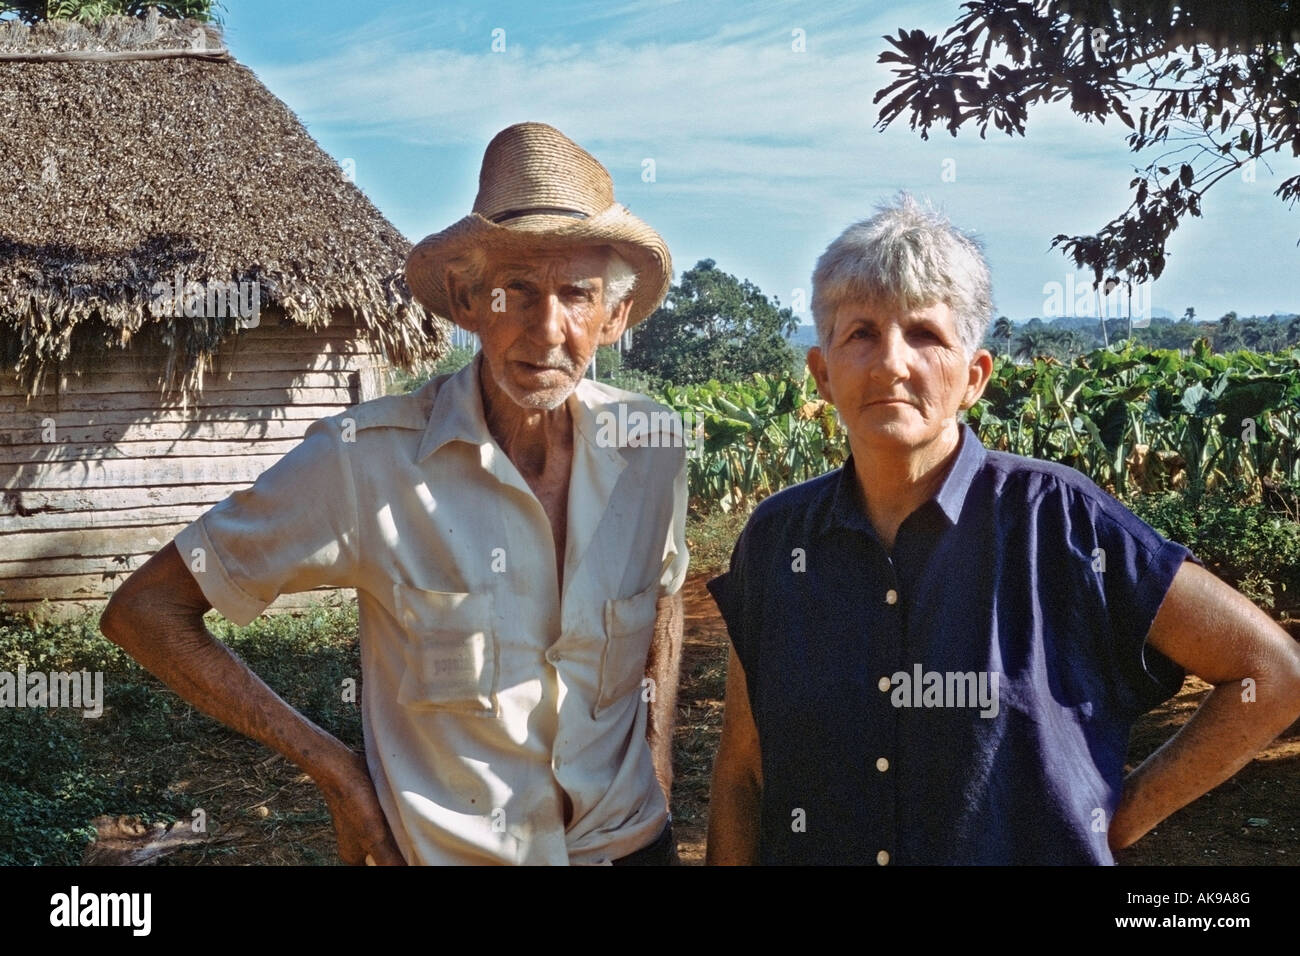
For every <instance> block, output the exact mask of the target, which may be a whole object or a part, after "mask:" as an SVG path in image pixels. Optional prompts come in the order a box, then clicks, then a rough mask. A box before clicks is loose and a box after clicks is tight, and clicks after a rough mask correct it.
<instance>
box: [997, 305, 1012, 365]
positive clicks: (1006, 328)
mask: <svg viewBox="0 0 1300 956" xmlns="http://www.w3.org/2000/svg"><path fill="white" fill-rule="evenodd" d="M1014 331H1015V326H1014V325H1013V324H1012V322H1011V320H1010V319H1008V318H1007V317H1006V316H1005V315H1000V316H998V320H997V321H996V322H994V323H993V337H994V338H995V339H1006V340H1007V355H1008V357H1009V356H1010V355H1011V333H1012V332H1014Z"/></svg>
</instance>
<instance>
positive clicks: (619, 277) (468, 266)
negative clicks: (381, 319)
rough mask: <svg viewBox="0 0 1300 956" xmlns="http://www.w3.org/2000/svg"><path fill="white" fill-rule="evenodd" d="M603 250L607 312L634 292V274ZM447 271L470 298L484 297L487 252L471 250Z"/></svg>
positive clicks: (614, 254) (615, 253)
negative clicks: (451, 271) (474, 296)
mask: <svg viewBox="0 0 1300 956" xmlns="http://www.w3.org/2000/svg"><path fill="white" fill-rule="evenodd" d="M603 248H604V250H605V252H606V253H607V256H606V259H605V282H604V294H603V296H602V298H603V299H604V303H605V311H607V312H608V311H611V310H612V309H613V308H614V307H615V306H616V305H618V304H619V303H620V302H622V301H623V300H624V299H626V298H627V297H628V296H630V295H631V294H632V291H633V290H634V289H635V288H636V270H635V269H633V268H632V266H630V265H629V264H628V261H627V260H626V259H624V258H623V257H622V256H620V255H619V254H618V250H617V249H615V248H614V247H613V246H604V247H603ZM447 267H448V268H449V269H451V270H453V271H454V272H456V273H457V274H458V275H459V276H460V279H461V281H462V282H464V283H465V284H466V285H468V286H469V288H470V292H471V293H472V294H473V295H482V294H483V291H484V289H483V283H484V273H485V272H486V271H487V253H486V252H484V251H483V250H482V249H480V248H478V247H472V248H470V249H467V250H466V251H465V252H464V253H462V254H461V255H460V256H457V257H456V258H455V259H452V260H451V261H450V262H448V263H447Z"/></svg>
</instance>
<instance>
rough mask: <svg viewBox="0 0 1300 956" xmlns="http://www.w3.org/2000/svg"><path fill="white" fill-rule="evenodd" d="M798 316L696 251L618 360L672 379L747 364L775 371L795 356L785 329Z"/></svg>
mask: <svg viewBox="0 0 1300 956" xmlns="http://www.w3.org/2000/svg"><path fill="white" fill-rule="evenodd" d="M798 324H799V320H798V318H796V317H795V314H794V312H793V311H792V310H791V309H789V308H784V309H783V308H781V306H780V303H779V302H777V301H773V300H769V299H768V297H767V296H765V295H764V294H763V292H762V290H760V289H759V288H758V286H756V285H754V284H753V283H752V282H750V281H749V280H748V279H746V280H744V281H743V282H742V281H741V280H739V279H737V278H736V277H735V276H733V275H730V274H728V273H726V272H723V271H722V270H720V269H718V268H716V267H715V263H714V261H713V260H712V259H702V260H701V261H700V262H699V263H698V264H697V265H696V266H695V268H694V269H691V270H690V271H688V272H686V273H685V274H683V275H682V277H681V280H680V281H679V282H678V283H677V284H676V285H674V286H673V287H672V288H671V289H670V290H669V291H668V296H667V298H665V299H664V303H663V305H661V306H660V307H659V308H658V309H656V310H655V312H654V314H653V315H651V316H650V317H649V318H648V319H646V320H645V322H643V323H642V324H641V325H639V326H637V328H636V330H635V331H634V332H633V337H634V347H633V348H632V350H631V351H630V352H629V353H628V355H627V357H626V359H625V360H624V364H625V365H627V366H629V367H631V368H636V369H640V370H641V371H643V372H648V373H649V374H651V375H653V376H655V377H656V378H659V379H662V380H664V381H667V382H674V383H676V384H678V385H694V384H699V383H702V382H707V381H709V380H710V379H717V380H720V381H733V380H735V379H737V378H740V377H742V376H745V375H750V374H752V373H754V372H763V373H769V374H774V375H777V374H781V373H782V372H786V371H788V370H789V369H790V368H791V367H792V365H793V363H794V361H795V354H794V350H793V349H792V348H791V347H790V344H789V342H787V341H786V336H787V335H789V334H790V333H791V332H793V331H794V329H795V327H796V326H797V325H798Z"/></svg>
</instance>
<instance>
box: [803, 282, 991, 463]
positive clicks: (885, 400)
mask: <svg viewBox="0 0 1300 956" xmlns="http://www.w3.org/2000/svg"><path fill="white" fill-rule="evenodd" d="M808 364H809V367H810V368H811V369H812V372H813V376H814V377H815V378H816V380H817V387H818V388H819V389H820V390H821V392H822V394H823V395H824V396H825V397H826V399H827V400H828V401H830V402H832V403H833V404H834V405H835V407H836V408H837V409H838V410H839V413H840V417H841V418H842V419H843V421H844V425H845V427H846V428H847V429H848V431H849V436H850V439H851V444H853V445H854V447H855V450H860V451H861V452H869V451H873V450H874V451H877V452H879V453H883V454H895V453H898V452H900V451H909V450H918V449H921V448H924V447H925V446H927V445H929V444H930V443H931V442H934V441H935V440H936V439H938V438H939V437H941V436H942V435H943V433H944V431H945V429H947V428H955V427H956V416H957V412H958V410H959V409H962V408H969V407H970V406H971V405H973V404H974V403H975V402H976V401H978V399H979V397H980V395H981V394H982V393H983V391H984V386H985V385H986V384H987V383H988V379H989V375H990V374H991V372H992V368H993V362H992V357H991V356H990V355H989V353H988V352H986V351H984V350H983V349H980V350H979V351H977V352H976V353H975V355H974V356H972V357H971V358H969V359H968V358H967V357H966V353H965V351H964V350H963V348H962V344H961V340H960V339H959V338H958V336H957V324H956V320H955V318H954V316H953V314H952V310H951V309H950V308H949V307H948V306H947V305H944V304H943V303H936V304H934V305H930V306H927V307H925V308H922V309H915V310H912V311H904V310H901V309H898V308H895V307H892V306H889V305H878V304H864V303H846V304H843V305H841V306H840V307H839V308H838V309H837V310H836V311H835V316H834V324H833V326H832V329H831V337H830V341H829V343H828V345H827V347H826V348H825V349H822V348H817V347H814V348H812V349H810V350H809V352H808Z"/></svg>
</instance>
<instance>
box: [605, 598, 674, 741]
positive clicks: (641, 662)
mask: <svg viewBox="0 0 1300 956" xmlns="http://www.w3.org/2000/svg"><path fill="white" fill-rule="evenodd" d="M658 595H659V584H658V582H656V583H655V584H652V585H650V587H648V588H646V590H644V591H642V592H640V593H639V594H634V595H632V596H631V597H626V598H618V599H616V600H613V601H606V602H605V648H604V651H603V652H602V653H601V656H600V691H599V693H598V694H597V696H596V707H595V710H594V712H593V713H592V716H593V717H598V716H600V715H601V714H602V713H603V712H605V711H606V710H608V709H609V708H610V707H612V706H614V704H616V703H618V702H619V701H620V700H622V699H623V698H624V697H625V696H626V695H628V694H629V693H632V692H634V691H636V690H638V689H639V688H640V686H641V680H642V678H644V677H645V665H646V655H647V654H648V653H649V652H650V642H651V641H652V640H653V638H654V625H655V603H656V600H657V598H658Z"/></svg>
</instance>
